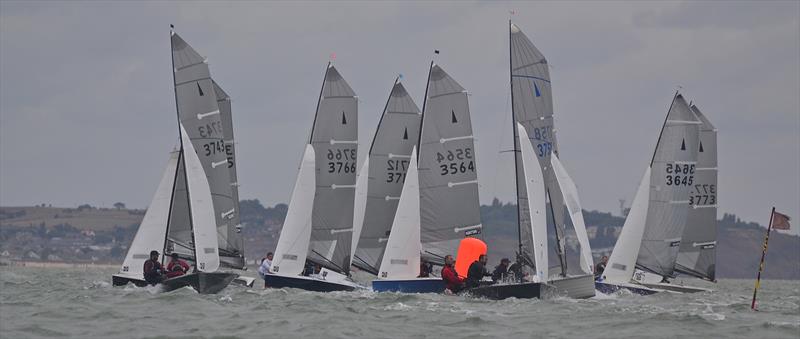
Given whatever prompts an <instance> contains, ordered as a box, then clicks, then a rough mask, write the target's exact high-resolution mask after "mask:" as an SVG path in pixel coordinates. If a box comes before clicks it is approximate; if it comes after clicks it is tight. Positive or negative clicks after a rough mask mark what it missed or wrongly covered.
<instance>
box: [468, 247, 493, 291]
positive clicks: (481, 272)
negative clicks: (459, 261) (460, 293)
mask: <svg viewBox="0 0 800 339" xmlns="http://www.w3.org/2000/svg"><path fill="white" fill-rule="evenodd" d="M487 262H488V258H487V257H486V254H481V256H480V257H478V260H475V261H474V262H472V264H471V265H469V270H467V280H466V281H465V284H466V288H473V287H478V286H480V285H481V280H483V277H491V276H492V274H491V273H489V271H487V270H486V263H487Z"/></svg>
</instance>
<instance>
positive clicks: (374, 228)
mask: <svg viewBox="0 0 800 339" xmlns="http://www.w3.org/2000/svg"><path fill="white" fill-rule="evenodd" d="M421 114H422V113H421V112H420V110H419V107H417V105H416V104H415V103H414V100H413V99H411V96H410V95H409V94H408V92H407V91H406V89H405V87H404V86H403V84H402V83H401V82H400V81H399V79H398V80H396V81H395V83H394V86H393V87H392V91H391V93H390V94H389V99H388V100H387V102H386V107H385V108H384V110H383V115H381V119H380V122H379V123H378V128H377V129H376V131H375V137H374V138H373V139H372V146H371V147H370V150H369V156H368V157H369V158H368V160H367V161H369V164H370V165H369V170H368V171H369V177H368V179H367V203H366V209H365V213H364V221H363V227H362V229H361V235H360V237H359V240H358V248H357V249H356V252H355V258H354V264H355V265H356V266H357V267H360V268H362V269H364V270H366V271H369V272H371V273H373V274H378V267H379V266H380V264H381V260H382V259H383V253H384V251H385V250H386V244H387V239H388V238H389V232H390V231H391V228H392V223H393V221H394V216H395V212H396V211H397V204H398V202H399V201H400V194H401V192H402V191H403V183H404V182H405V176H406V171H408V166H409V163H410V160H411V159H410V156H411V150H412V149H413V148H414V146H416V145H417V141H418V140H419V127H420V121H421V119H420V116H421ZM354 245H355V244H354Z"/></svg>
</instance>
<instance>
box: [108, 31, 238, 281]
mask: <svg viewBox="0 0 800 339" xmlns="http://www.w3.org/2000/svg"><path fill="white" fill-rule="evenodd" d="M170 34H171V45H172V61H173V79H174V84H175V100H176V106H177V113H178V129H179V135H180V144H181V148H180V150H179V151H178V152H177V153H173V156H172V157H170V162H169V163H168V165H167V170H166V172H165V174H164V177H163V178H162V181H161V184H160V185H159V188H158V190H157V192H156V196H155V197H154V199H153V201H152V202H151V205H150V207H149V208H148V212H147V213H146V214H145V218H144V220H143V221H142V225H141V226H140V229H139V231H138V232H137V234H136V236H135V238H134V241H133V243H132V245H131V248H130V249H129V251H128V254H127V256H126V259H125V262H124V263H123V267H122V269H121V270H120V273H119V274H116V275H114V276H113V279H112V280H113V283H114V285H124V284H127V283H129V282H133V283H135V284H137V285H141V284H142V281H143V279H142V278H143V275H142V272H141V270H139V267H141V266H142V265H143V263H144V261H143V260H146V259H142V258H143V255H145V252H146V253H147V256H148V257H149V252H150V250H153V249H156V248H161V249H162V251H161V253H163V256H162V262H163V259H164V258H165V257H166V255H167V254H172V253H175V254H178V256H179V257H180V258H182V259H187V260H189V261H191V262H194V263H195V265H194V270H193V271H192V272H188V273H187V274H184V275H182V276H178V277H174V278H169V279H165V280H164V281H162V285H163V286H164V289H165V290H167V291H169V290H173V289H177V288H181V287H185V286H191V287H192V288H194V289H195V290H197V291H198V292H200V293H203V294H213V293H217V292H219V291H220V290H222V289H224V288H225V287H226V286H228V284H230V282H231V281H233V280H234V279H235V278H236V277H238V274H236V273H232V272H224V271H220V264H221V262H223V260H221V259H220V252H222V249H225V250H226V254H227V255H226V256H227V257H229V259H228V260H226V262H228V264H227V266H229V267H236V266H237V263H241V266H243V264H244V257H243V256H241V252H240V251H236V250H232V249H231V248H230V247H228V246H226V245H225V243H228V241H227V239H228V236H229V234H230V233H229V232H230V229H231V228H232V227H235V225H232V223H231V222H230V221H231V219H233V217H234V216H235V215H237V214H238V210H237V209H238V204H237V203H236V202H234V201H233V195H232V193H231V187H232V186H231V183H232V181H231V171H230V167H229V163H230V160H229V159H228V157H227V155H226V154H225V135H224V132H223V129H224V126H223V121H222V118H221V116H220V107H219V106H218V104H217V96H216V93H215V89H214V86H215V85H214V82H213V80H212V79H211V77H210V72H209V68H208V64H207V63H206V60H205V58H203V57H201V56H200V54H199V53H197V51H195V50H194V49H193V48H192V47H191V46H189V44H187V43H186V41H184V40H183V39H182V38H181V37H180V36H179V35H178V34H176V33H175V32H174V31H171V32H170ZM198 150H203V151H200V152H198ZM220 239H222V242H223V245H222V246H220ZM137 275H138V276H137Z"/></svg>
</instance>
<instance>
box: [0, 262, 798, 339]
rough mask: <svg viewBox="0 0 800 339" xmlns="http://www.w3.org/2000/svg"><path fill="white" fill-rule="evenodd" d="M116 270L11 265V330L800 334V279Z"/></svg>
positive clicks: (4, 315)
mask: <svg viewBox="0 0 800 339" xmlns="http://www.w3.org/2000/svg"><path fill="white" fill-rule="evenodd" d="M113 273H115V272H114V270H109V269H95V268H73V269H54V268H25V267H0V337H2V338H40V337H71V338H164V337H176V338H283V337H299V338H461V337H466V338H558V337H573V338H591V337H599V338H642V337H646V338H673V337H697V338H713V337H720V338H721V337H736V338H800V281H763V282H762V286H761V290H760V291H759V298H758V300H759V302H758V305H759V307H758V308H759V311H758V312H754V311H751V310H750V299H751V298H752V295H753V281H752V280H722V281H720V282H719V283H717V284H710V283H702V282H699V281H697V280H694V279H686V280H684V282H685V283H687V284H689V283H692V284H694V285H699V286H702V287H711V288H713V289H714V292H708V293H697V294H671V293H662V294H657V295H652V296H638V295H632V294H629V293H619V294H615V295H609V296H606V295H599V296H597V297H594V298H591V299H586V300H572V299H566V298H556V299H554V300H545V301H542V300H521V299H508V300H502V301H492V300H484V299H476V298H471V297H465V296H445V295H438V294H399V293H375V292H371V291H368V290H365V291H357V292H334V293H316V292H307V291H301V290H294V289H281V290H275V289H263V288H262V287H261V286H262V284H259V282H256V287H254V288H246V287H242V286H233V285H232V286H229V287H228V288H226V289H225V290H223V291H222V292H221V293H219V294H215V295H201V294H198V293H197V292H195V291H194V290H192V289H191V288H183V289H179V290H176V291H172V292H169V293H161V292H160V291H159V289H158V288H157V287H145V288H138V287H133V286H125V287H112V286H111V284H110V282H111V274H113Z"/></svg>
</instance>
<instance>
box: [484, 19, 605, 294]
mask: <svg viewBox="0 0 800 339" xmlns="http://www.w3.org/2000/svg"><path fill="white" fill-rule="evenodd" d="M509 42H510V50H509V68H510V78H511V79H510V83H511V101H512V111H511V115H512V121H513V124H514V125H513V129H512V132H513V135H514V155H515V157H514V164H515V166H514V170H515V175H516V192H517V210H518V213H517V217H518V225H519V226H518V227H519V232H518V235H519V239H518V241H519V242H518V244H519V252H518V259H517V261H518V262H520V263H523V264H524V265H525V266H526V269H533V272H532V274H529V275H528V278H527V279H523V281H510V282H501V283H498V284H494V285H489V286H481V287H477V288H474V289H471V290H470V293H471V294H473V295H478V296H483V297H487V298H491V299H504V298H509V297H516V298H546V297H551V296H558V295H560V296H566V297H570V298H589V297H592V296H594V282H593V276H592V274H591V273H592V265H593V262H592V256H591V249H590V247H589V238H588V236H587V234H586V226H585V225H584V222H583V214H582V210H581V206H580V201H579V199H578V192H577V188H576V187H575V184H574V182H573V181H572V179H571V178H570V177H569V175H568V174H567V172H566V170H565V169H564V166H563V165H562V164H561V162H560V160H559V159H558V148H557V144H556V138H555V129H554V128H553V99H552V92H551V87H550V71H549V69H548V64H547V60H546V59H545V57H544V55H543V54H542V53H541V52H540V51H539V50H538V49H537V48H536V47H535V46H534V45H533V43H532V42H531V41H530V39H528V37H527V36H525V34H524V33H523V32H522V30H520V29H519V27H518V26H517V25H515V24H513V23H511V22H509ZM547 198H549V201H550V203H549V206H550V209H551V212H552V215H553V226H554V227H553V232H554V235H555V239H556V242H555V244H554V245H555V246H554V247H555V253H556V255H557V256H558V261H559V272H558V273H555V274H551V273H550V267H549V255H548V252H549V251H548V249H549V248H550V246H549V244H548V231H547V213H546V208H547V206H548V204H547ZM565 209H566V210H567V212H568V213H567V216H565V215H564V211H565ZM566 218H569V220H571V221H572V225H573V227H574V229H575V234H576V235H577V238H578V242H579V244H580V253H579V262H580V267H579V269H578V270H577V273H575V274H568V270H567V253H566V250H565V246H564V244H565V238H564V233H565V220H566ZM512 280H513V279H512Z"/></svg>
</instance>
